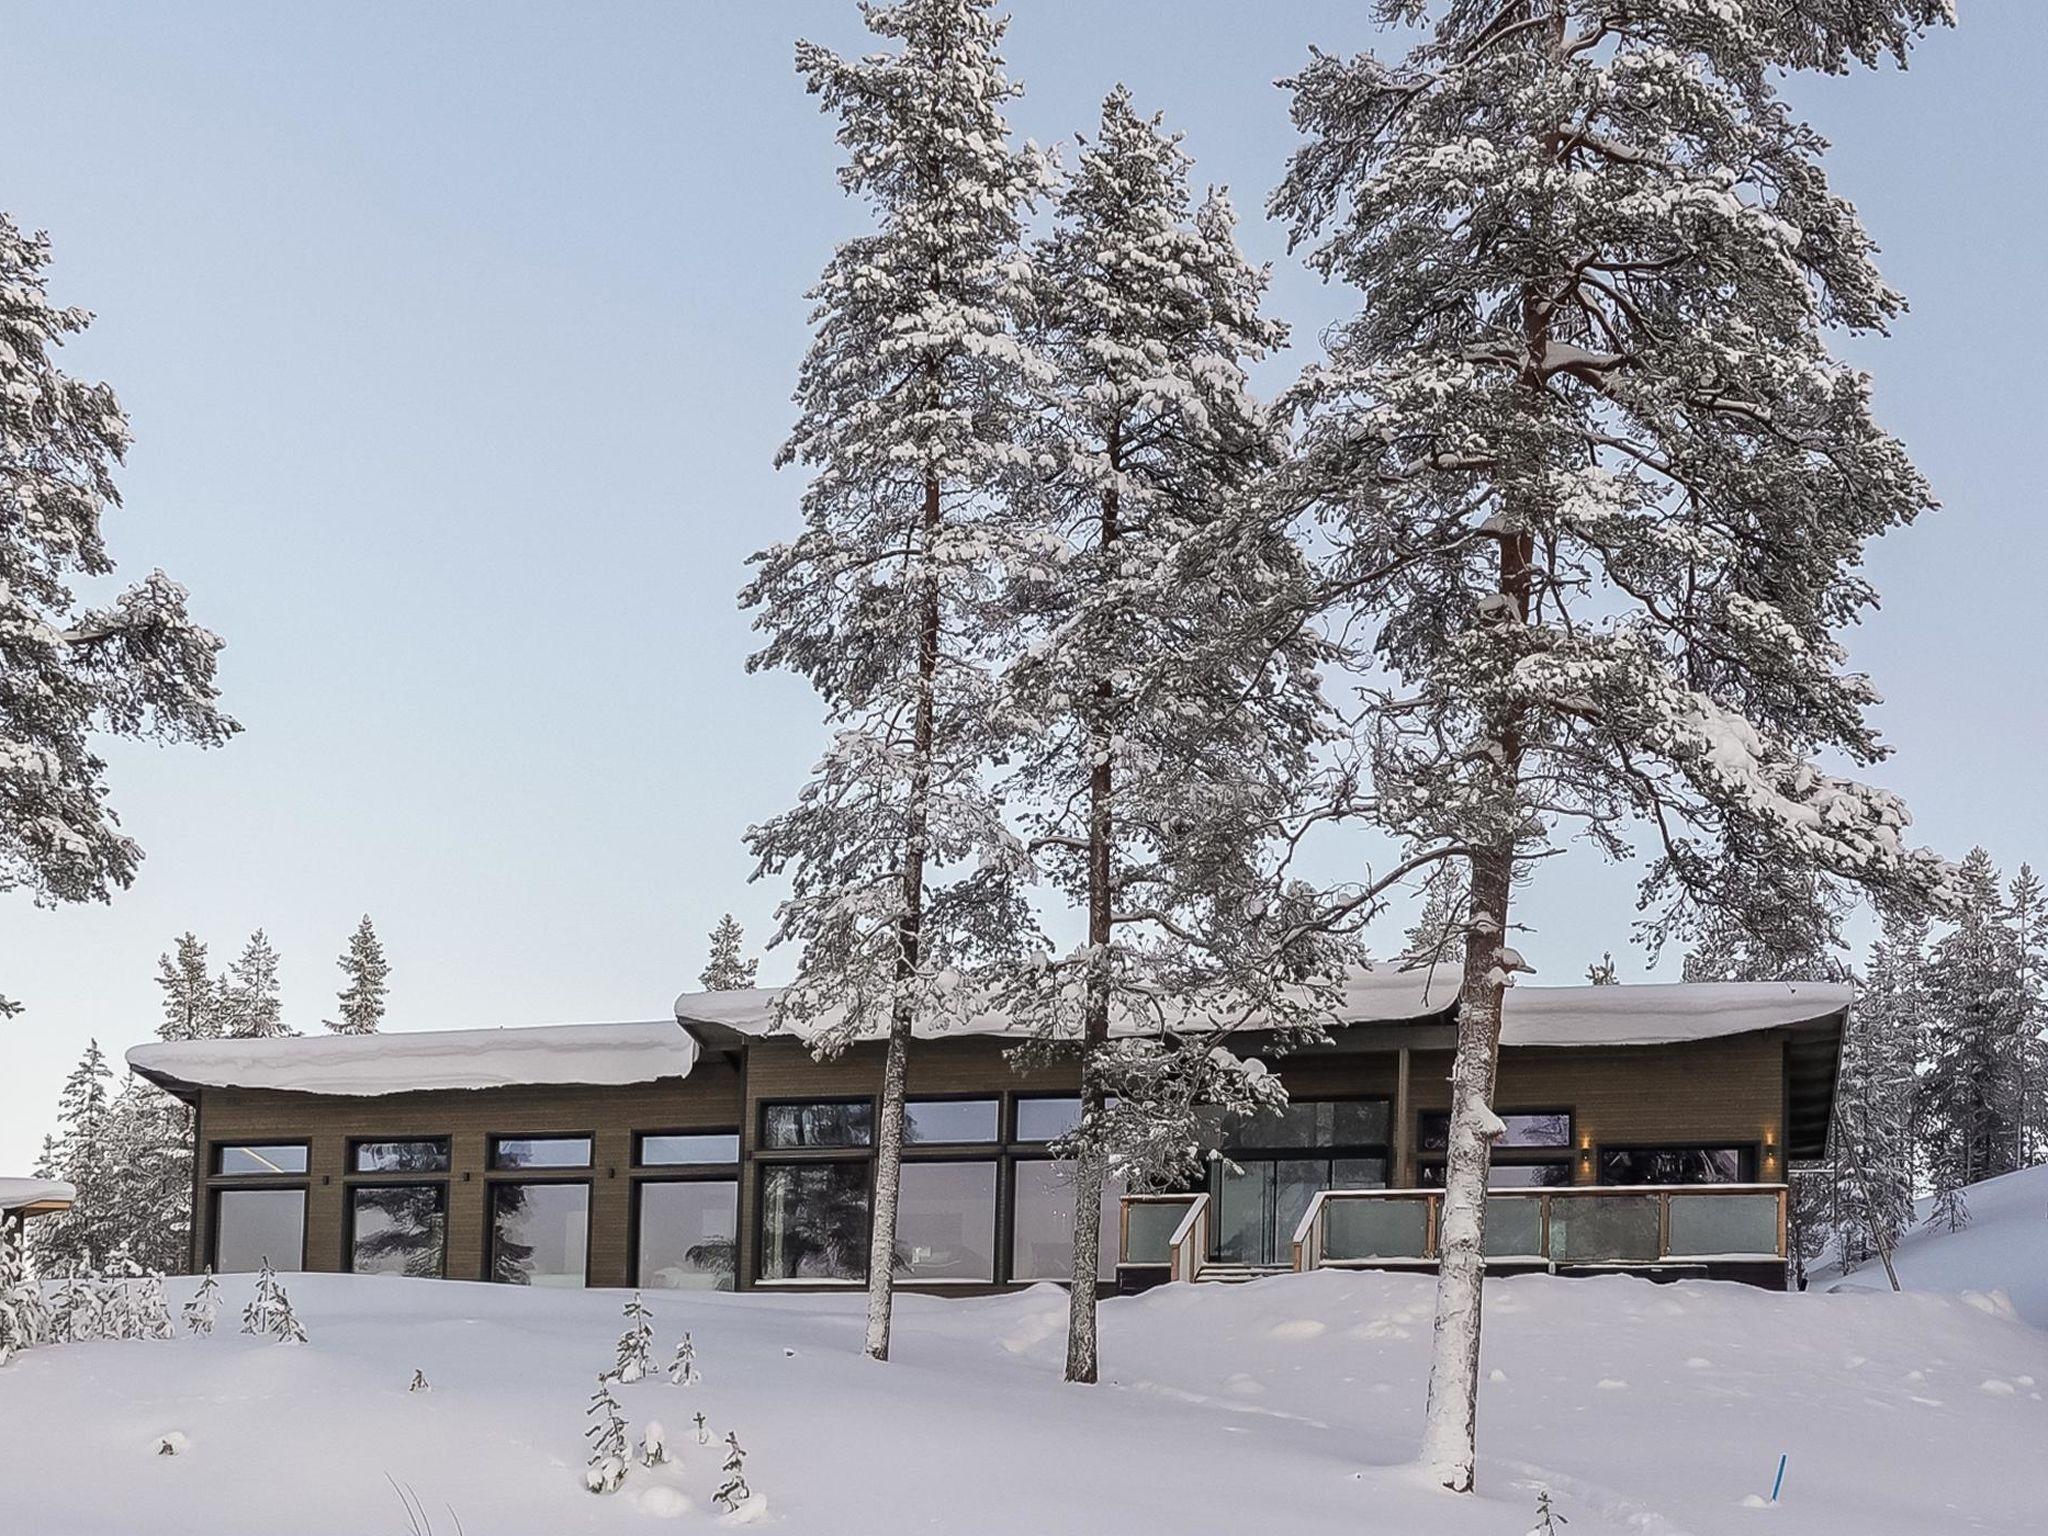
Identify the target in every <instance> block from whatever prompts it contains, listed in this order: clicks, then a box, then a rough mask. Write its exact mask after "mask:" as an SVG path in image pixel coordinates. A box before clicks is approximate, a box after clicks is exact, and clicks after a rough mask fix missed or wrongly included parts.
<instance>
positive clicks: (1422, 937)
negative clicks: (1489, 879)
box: [1400, 860, 1470, 971]
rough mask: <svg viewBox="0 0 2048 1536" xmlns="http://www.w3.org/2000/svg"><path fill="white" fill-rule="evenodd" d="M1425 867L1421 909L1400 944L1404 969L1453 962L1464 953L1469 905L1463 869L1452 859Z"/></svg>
mask: <svg viewBox="0 0 2048 1536" xmlns="http://www.w3.org/2000/svg"><path fill="white" fill-rule="evenodd" d="M1428 869H1429V873H1428V875H1427V877H1426V878H1425V879H1424V881H1423V887H1422V911H1421V912H1419V913H1418V914H1416V918H1415V922H1414V924H1413V925H1412V926H1411V927H1410V928H1409V929H1408V932H1407V935H1406V937H1405V938H1404V940H1403V942H1402V945H1401V959H1400V968H1401V969H1402V970H1404V971H1413V970H1423V971H1427V970H1433V969H1434V968H1435V967H1437V966H1438V965H1442V964H1445V963H1446V962H1452V963H1455V962H1456V961H1457V960H1458V959H1459V958H1461V957H1462V956H1463V955H1464V953H1465V920H1466V915H1467V913H1468V911H1469V908H1470V904H1469V902H1468V901H1467V900H1466V892H1465V871H1464V870H1463V869H1462V868H1461V867H1460V866H1459V865H1458V863H1457V862H1456V861H1455V860H1440V861H1438V862H1436V863H1434V864H1431V865H1429V866H1428Z"/></svg>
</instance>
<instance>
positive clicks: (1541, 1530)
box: [1529, 1488, 1571, 1536]
mask: <svg viewBox="0 0 2048 1536" xmlns="http://www.w3.org/2000/svg"><path fill="white" fill-rule="evenodd" d="M1570 1524H1571V1521H1569V1520H1567V1519H1566V1518H1565V1517H1564V1516H1563V1515H1561V1514H1559V1513H1558V1512H1557V1510H1556V1508H1555V1507H1554V1506H1553V1505H1552V1504H1551V1502H1550V1490H1549V1489H1548V1488H1538V1489H1537V1490H1536V1523H1535V1524H1534V1525H1532V1526H1530V1527H1529V1536H1557V1528H1558V1527H1559V1526H1560V1525H1570Z"/></svg>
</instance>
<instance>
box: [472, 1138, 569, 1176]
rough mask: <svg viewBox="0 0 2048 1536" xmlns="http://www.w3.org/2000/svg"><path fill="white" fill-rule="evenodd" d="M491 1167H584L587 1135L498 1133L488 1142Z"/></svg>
mask: <svg viewBox="0 0 2048 1536" xmlns="http://www.w3.org/2000/svg"><path fill="white" fill-rule="evenodd" d="M491 1166H492V1167H493V1168H588V1167H589V1166H590V1138H589V1137H588V1136H499V1137H497V1138H495V1139H494V1140H493V1141H492V1142H491Z"/></svg>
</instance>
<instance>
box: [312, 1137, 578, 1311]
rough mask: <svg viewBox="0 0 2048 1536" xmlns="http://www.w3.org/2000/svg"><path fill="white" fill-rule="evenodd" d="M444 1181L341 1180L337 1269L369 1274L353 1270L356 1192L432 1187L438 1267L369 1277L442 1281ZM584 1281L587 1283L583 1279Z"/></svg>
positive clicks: (446, 1202)
mask: <svg viewBox="0 0 2048 1536" xmlns="http://www.w3.org/2000/svg"><path fill="white" fill-rule="evenodd" d="M416 1139H422V1140H423V1139H424V1138H416ZM351 1161H353V1154H351ZM448 1183H449V1181H448V1178H447V1176H446V1175H445V1174H444V1175H442V1176H440V1177H438V1178H436V1177H431V1176H430V1177H427V1178H420V1177H419V1176H417V1175H414V1176H412V1177H410V1178H391V1177H388V1176H385V1175H369V1176H366V1177H363V1178H360V1179H349V1180H347V1181H345V1182H344V1184H343V1186H342V1192H341V1268H342V1273H344V1274H349V1275H360V1274H369V1273H371V1272H370V1271H366V1270H360V1269H357V1268H356V1196H357V1195H359V1194H362V1193H364V1192H365V1191H368V1190H377V1189H431V1190H435V1191H437V1192H438V1193H439V1194H440V1197H441V1262H440V1264H439V1265H438V1266H437V1267H436V1268H435V1270H434V1273H433V1274H431V1275H401V1276H389V1275H373V1278H376V1279H407V1280H446V1279H447V1278H448V1223H449V1206H450V1205H451V1204H452V1203H453V1200H452V1196H451V1194H450V1191H449V1188H448ZM584 1268H585V1269H586V1270H588V1268H589V1257H588V1253H587V1251H586V1255H585V1258H584ZM586 1283H587V1282H586Z"/></svg>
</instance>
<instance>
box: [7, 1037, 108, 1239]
mask: <svg viewBox="0 0 2048 1536" xmlns="http://www.w3.org/2000/svg"><path fill="white" fill-rule="evenodd" d="M113 1076H114V1074H113V1070H112V1069H111V1068H110V1067H108V1065H107V1058H106V1055H105V1053H104V1052H102V1051H101V1050H100V1043H99V1041H97V1040H90V1041H87V1042H86V1047H85V1054H84V1056H82V1057H80V1058H79V1062H78V1065H77V1066H76V1067H73V1068H72V1069H71V1075H70V1076H68V1077H67V1078H65V1079H64V1088H63V1091H62V1092H61V1093H60V1094H59V1095H58V1099H57V1133H56V1135H55V1136H54V1137H45V1138H44V1140H43V1153H42V1158H41V1160H40V1161H39V1162H38V1163H37V1165H36V1177H38V1178H44V1179H62V1180H63V1181H64V1182H65V1183H67V1184H69V1185H71V1186H72V1188H73V1189H74V1190H75V1191H76V1194H75V1196H74V1198H73V1200H72V1203H71V1208H70V1209H69V1210H67V1211H60V1212H58V1213H57V1214H55V1215H51V1216H44V1217H41V1218H40V1219H38V1220H37V1221H36V1223H35V1225H34V1226H32V1227H30V1228H29V1244H30V1249H31V1252H32V1253H33V1255H34V1259H35V1264H36V1267H37V1268H38V1269H39V1270H41V1271H42V1272H43V1273H44V1274H55V1273H56V1272H57V1271H59V1270H67V1271H73V1272H76V1271H79V1270H90V1269H97V1268H99V1266H100V1265H101V1264H103V1263H105V1262H106V1259H107V1256H108V1254H110V1253H111V1252H112V1251H113V1248H114V1245H115V1243H116V1242H117V1241H118V1238H117V1236H116V1228H117V1226H118V1224H119V1221H118V1211H117V1206H118V1203H119V1192H118V1190H117V1188H116V1184H117V1176H118V1173H119V1169H118V1166H117V1164H116V1161H115V1155H114V1146H113V1115H112V1100H111V1099H110V1097H109V1095H108V1093H107V1086H108V1084H109V1083H111V1082H112V1081H113Z"/></svg>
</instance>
